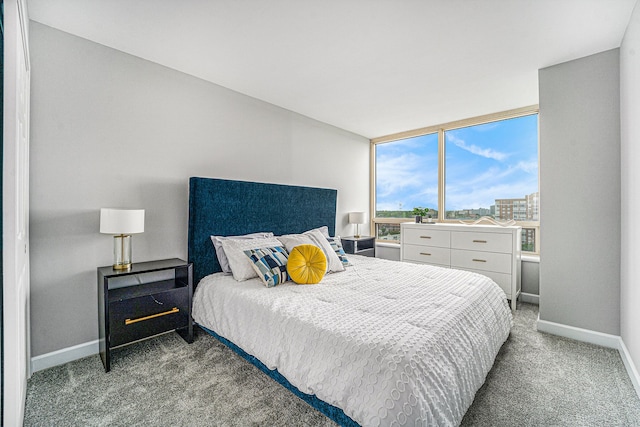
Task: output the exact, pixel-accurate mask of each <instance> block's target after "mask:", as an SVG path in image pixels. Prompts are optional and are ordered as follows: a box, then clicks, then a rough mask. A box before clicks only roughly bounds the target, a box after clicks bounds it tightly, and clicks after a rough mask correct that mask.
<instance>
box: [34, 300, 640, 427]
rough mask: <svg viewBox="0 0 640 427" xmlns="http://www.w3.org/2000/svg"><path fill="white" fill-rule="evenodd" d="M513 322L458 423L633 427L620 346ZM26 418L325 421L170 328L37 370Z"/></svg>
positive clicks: (528, 308) (525, 310)
mask: <svg viewBox="0 0 640 427" xmlns="http://www.w3.org/2000/svg"><path fill="white" fill-rule="evenodd" d="M536 318H537V306H533V305H529V304H521V305H519V310H518V311H517V312H516V316H515V326H514V327H513V329H512V332H511V336H510V338H509V340H508V341H507V343H505V345H504V346H503V347H502V349H501V351H500V353H499V355H498V357H497V360H496V363H495V365H494V367H493V369H492V370H491V372H490V373H489V375H488V377H487V382H486V383H485V385H484V386H483V387H482V388H481V389H480V390H479V391H478V393H477V395H476V399H475V401H474V403H473V405H472V406H471V408H470V409H469V411H468V412H467V415H466V416H465V418H464V420H463V421H462V425H463V426H639V425H640V400H639V399H638V397H637V395H636V394H635V391H634V389H633V386H632V384H631V381H630V380H629V377H628V376H627V374H626V371H625V368H624V366H623V364H622V360H621V359H620V356H619V355H618V352H617V351H615V350H611V349H606V348H602V347H597V346H593V345H589V344H584V343H579V342H576V341H571V340H567V339H563V338H558V337H555V336H551V335H546V334H541V333H538V332H536V331H535V320H536ZM24 425H25V426H107V425H108V426H160V425H173V426H333V425H335V424H333V422H331V421H330V420H328V419H327V418H325V417H324V416H323V415H322V414H320V413H319V412H317V411H316V410H314V409H313V408H311V407H309V406H308V405H307V404H306V403H304V402H303V401H302V400H300V399H298V398H297V397H295V396H294V395H293V394H291V393H290V392H289V391H288V390H286V389H284V388H283V387H282V386H280V385H279V384H277V383H275V382H274V381H272V380H271V379H270V378H269V377H267V376H266V375H264V374H263V373H262V372H260V371H259V370H258V369H257V368H255V367H253V366H252V365H251V364H249V363H248V362H246V361H244V360H243V359H242V358H240V357H239V356H237V355H236V354H235V353H233V352H232V351H231V350H229V349H227V348H226V347H224V346H223V345H222V344H220V343H219V342H218V341H217V340H215V339H214V338H212V337H210V336H209V335H207V334H205V333H203V332H202V331H199V332H198V333H197V335H196V339H195V342H194V343H193V344H191V345H187V344H186V343H185V342H184V341H182V339H181V338H180V337H179V336H178V335H177V334H175V333H171V334H166V335H162V336H159V337H156V338H153V339H151V340H147V341H143V342H139V343H136V344H133V345H130V346H127V347H123V348H120V349H116V350H115V351H114V353H113V358H112V371H111V372H110V373H108V374H105V373H104V370H103V368H102V363H101V362H100V358H99V357H98V356H92V357H88V358H85V359H82V360H78V361H75V362H71V363H68V364H66V365H63V366H58V367H54V368H51V369H47V370H45V371H41V372H37V373H35V374H34V375H33V377H32V378H31V379H30V380H29V382H28V387H27V403H26V413H25V423H24Z"/></svg>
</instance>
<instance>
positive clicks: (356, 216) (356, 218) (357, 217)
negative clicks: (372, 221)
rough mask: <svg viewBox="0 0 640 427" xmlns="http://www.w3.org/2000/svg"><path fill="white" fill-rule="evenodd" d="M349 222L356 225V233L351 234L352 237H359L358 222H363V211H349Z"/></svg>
mask: <svg viewBox="0 0 640 427" xmlns="http://www.w3.org/2000/svg"><path fill="white" fill-rule="evenodd" d="M349 224H355V225H356V233H355V234H354V235H353V237H355V238H356V239H359V238H360V224H364V212H349Z"/></svg>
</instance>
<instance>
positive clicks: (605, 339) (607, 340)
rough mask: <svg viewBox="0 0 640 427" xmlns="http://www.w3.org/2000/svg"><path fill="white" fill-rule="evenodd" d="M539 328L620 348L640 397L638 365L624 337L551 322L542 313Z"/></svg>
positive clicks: (596, 343)
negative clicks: (634, 361)
mask: <svg viewBox="0 0 640 427" xmlns="http://www.w3.org/2000/svg"><path fill="white" fill-rule="evenodd" d="M537 329H538V331H540V332H546V333H549V334H553V335H558V336H561V337H565V338H571V339H574V340H577V341H582V342H587V343H590V344H595V345H600V346H602V347H609V348H613V349H615V350H618V353H620V358H621V359H622V363H624V367H625V369H626V370H627V374H628V375H629V379H631V383H632V384H633V388H634V389H635V390H636V394H637V395H638V397H640V375H639V374H638V370H637V369H636V366H635V364H634V363H633V360H632V359H631V355H630V354H629V351H628V350H627V346H626V345H625V344H624V341H623V340H622V337H620V336H618V335H611V334H604V333H602V332H596V331H591V330H589V329H582V328H576V327H574V326H568V325H562V324H560V323H554V322H549V321H546V320H540V315H538V324H537Z"/></svg>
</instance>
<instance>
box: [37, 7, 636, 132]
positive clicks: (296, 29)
mask: <svg viewBox="0 0 640 427" xmlns="http://www.w3.org/2000/svg"><path fill="white" fill-rule="evenodd" d="M635 3H636V0H395V1H394V0H323V1H321V0H316V1H313V0H268V1H265V0H183V1H176V0H28V8H29V16H30V18H31V19H33V20H35V21H38V22H40V23H43V24H46V25H49V26H51V27H55V28H58V29H60V30H63V31H66V32H69V33H71V34H75V35H77V36H80V37H84V38H86V39H89V40H92V41H94V42H97V43H100V44H103V45H106V46H109V47H112V48H114V49H118V50H121V51H123V52H127V53H129V54H132V55H135V56H138V57H141V58H144V59H147V60H149V61H153V62H156V63H158V64H162V65H165V66H167V67H170V68H173V69H176V70H179V71H182V72H185V73H187V74H191V75H193V76H197V77H199V78H202V79H204V80H208V81H211V82H213V83H216V84H219V85H221V86H224V87H227V88H229V89H233V90H235V91H238V92H241V93H244V94H246V95H249V96H252V97H255V98H258V99H261V100H264V101H267V102H270V103H272V104H275V105H278V106H280V107H283V108H286V109H289V110H292V111H295V112H298V113H300V114H303V115H306V116H308V117H312V118H314V119H317V120H320V121H322V122H326V123H329V124H332V125H334V126H337V127H339V128H342V129H346V130H349V131H351V132H354V133H356V134H359V135H363V136H366V137H369V138H372V137H378V136H383V135H387V134H391V133H395V132H400V131H405V130H410V129H415V128H420V127H425V126H429V125H433V124H438V123H445V122H449V121H453V120H459V119H464V118H469V117H473V116H478V115H482V114H488V113H494V112H498V111H503V110H508V109H512V108H517V107H524V106H528V105H532V104H536V103H537V102H538V82H537V71H538V69H539V68H544V67H547V66H550V65H554V64H557V63H560V62H564V61H568V60H571V59H575V58H580V57H583V56H587V55H590V54H593V53H597V52H601V51H604V50H608V49H612V48H616V47H619V46H620V43H621V41H622V37H623V35H624V31H625V29H626V26H627V24H628V22H629V18H630V16H631V12H632V10H633V7H634V5H635ZM639 7H640V6H639Z"/></svg>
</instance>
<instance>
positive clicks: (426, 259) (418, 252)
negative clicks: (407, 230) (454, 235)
mask: <svg viewBox="0 0 640 427" xmlns="http://www.w3.org/2000/svg"><path fill="white" fill-rule="evenodd" d="M403 250H404V254H403V256H402V257H403V260H404V261H411V262H419V263H424V264H437V265H443V266H446V267H449V264H450V255H449V254H450V253H451V251H450V250H449V249H447V248H438V247H435V246H419V245H404V248H403Z"/></svg>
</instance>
